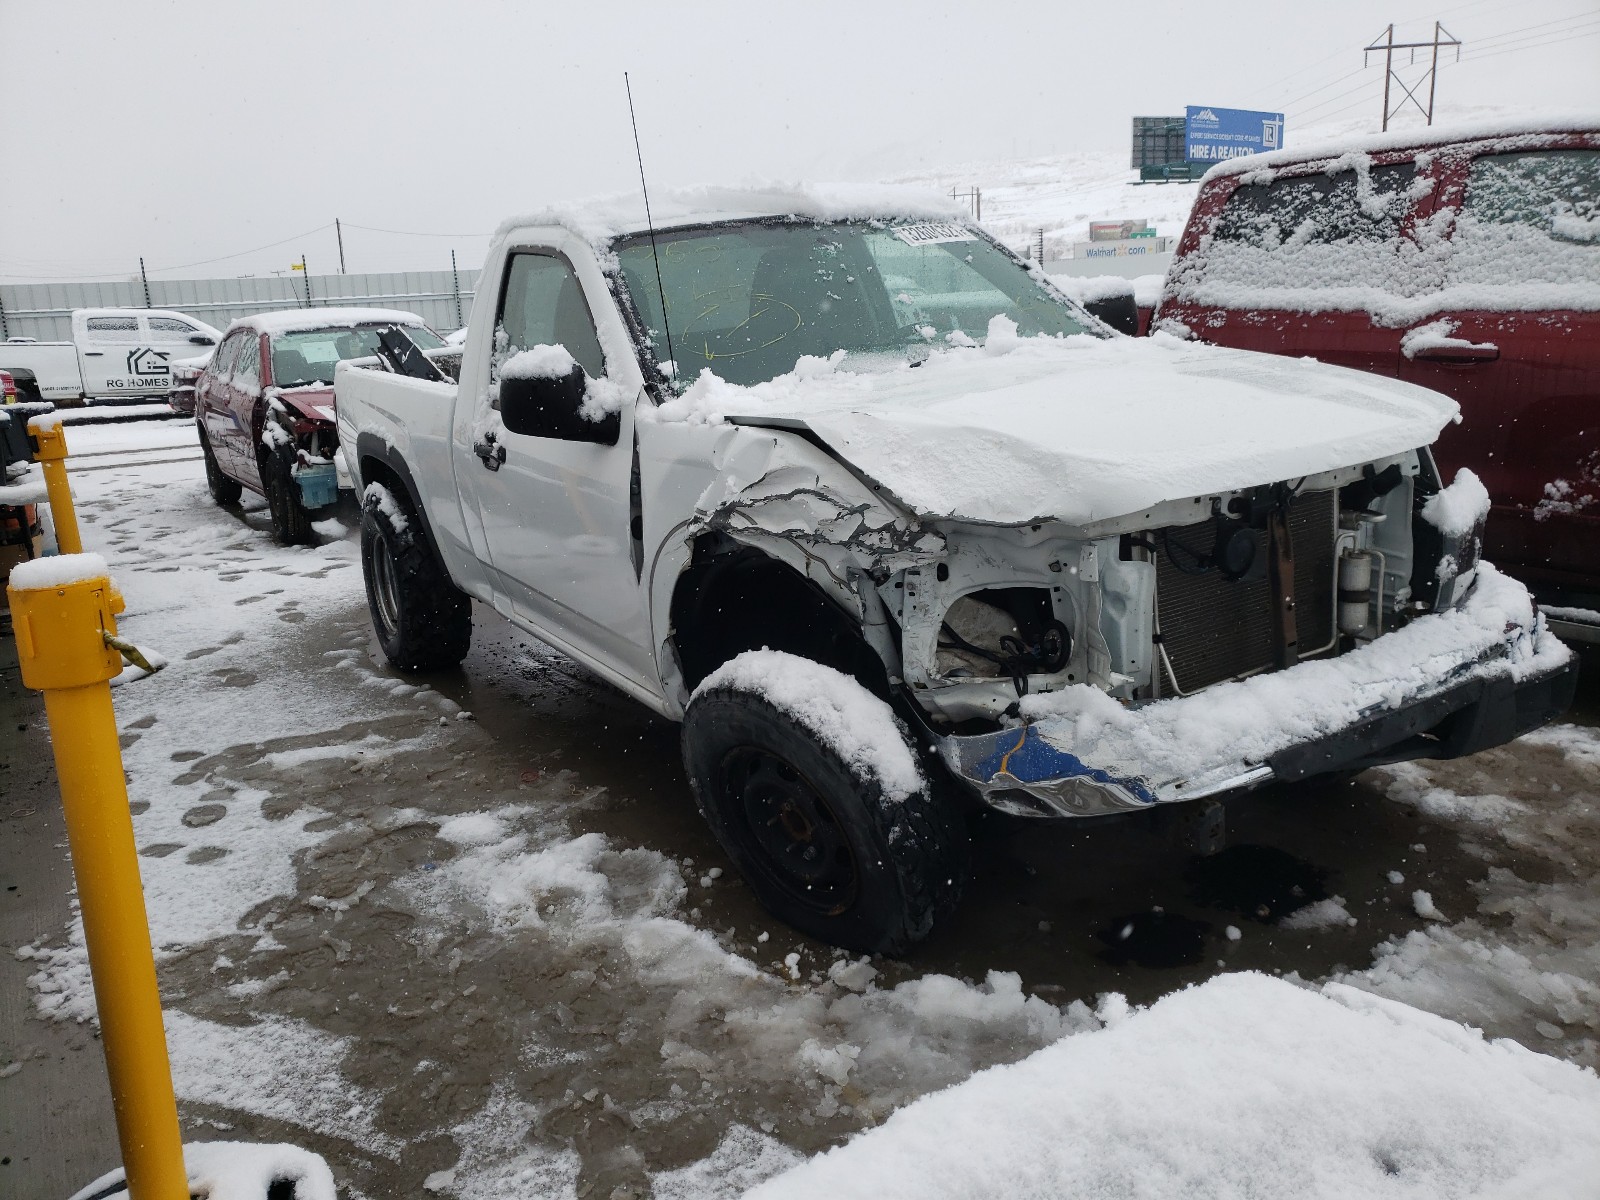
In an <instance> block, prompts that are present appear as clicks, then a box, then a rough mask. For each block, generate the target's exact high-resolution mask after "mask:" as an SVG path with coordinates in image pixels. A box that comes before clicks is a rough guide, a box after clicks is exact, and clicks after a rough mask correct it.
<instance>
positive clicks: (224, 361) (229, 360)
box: [211, 333, 250, 379]
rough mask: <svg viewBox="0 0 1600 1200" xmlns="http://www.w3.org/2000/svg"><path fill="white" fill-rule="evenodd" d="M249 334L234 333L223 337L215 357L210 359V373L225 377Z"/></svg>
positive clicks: (219, 377) (217, 376)
mask: <svg viewBox="0 0 1600 1200" xmlns="http://www.w3.org/2000/svg"><path fill="white" fill-rule="evenodd" d="M249 336H250V335H249V334H245V333H236V334H234V335H233V336H232V337H228V338H224V339H223V341H222V345H220V346H218V347H217V353H216V357H214V358H213V359H212V360H211V374H212V375H213V376H215V377H216V378H218V379H226V378H227V377H228V373H229V372H230V371H232V370H233V363H234V360H235V359H236V358H238V357H239V347H241V346H243V345H244V344H245V341H246V339H247V338H248V337H249Z"/></svg>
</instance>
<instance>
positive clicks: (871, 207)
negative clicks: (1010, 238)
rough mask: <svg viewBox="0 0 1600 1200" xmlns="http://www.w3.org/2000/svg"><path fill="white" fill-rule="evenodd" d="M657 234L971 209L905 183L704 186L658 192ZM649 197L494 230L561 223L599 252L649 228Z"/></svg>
mask: <svg viewBox="0 0 1600 1200" xmlns="http://www.w3.org/2000/svg"><path fill="white" fill-rule="evenodd" d="M650 216H651V218H652V220H653V221H654V224H655V227H656V229H657V230H658V231H659V230H662V229H675V228H681V227H683V226H685V225H706V224H712V223H715V222H718V221H732V220H740V219H745V220H748V219H750V218H753V217H803V218H810V219H812V220H818V221H845V220H851V219H861V218H878V219H891V220H894V219H905V220H937V221H950V220H964V219H965V218H966V217H967V216H968V210H967V208H966V206H965V205H963V204H959V203H957V202H956V201H954V200H952V199H951V198H950V197H948V196H941V195H939V193H937V192H931V191H928V190H927V189H925V188H918V187H907V186H905V185H900V184H861V183H846V184H841V183H815V184H764V185H755V186H750V187H743V188H733V187H717V186H709V185H708V186H701V187H692V188H677V189H667V190H663V191H657V192H653V193H652V194H651V197H650ZM647 224H648V223H647V222H646V220H645V211H644V198H643V197H642V196H641V195H640V194H639V193H638V192H636V191H634V192H627V193H619V194H613V195H610V196H596V197H592V198H590V199H587V200H574V201H571V202H569V203H565V204H557V205H552V206H551V207H549V208H546V209H543V210H541V211H538V212H533V213H529V214H526V215H524V216H519V217H512V218H511V219H510V220H508V221H504V222H502V223H501V225H500V228H499V229H497V230H495V239H496V240H499V239H500V238H503V237H505V236H506V235H507V234H509V233H511V232H512V231H513V230H517V229H523V228H526V227H528V226H530V225H560V226H562V227H564V228H566V229H570V230H571V231H572V232H573V233H576V234H577V235H578V236H579V237H581V238H584V239H585V240H586V241H588V242H590V243H592V244H593V245H594V246H596V247H597V248H603V247H605V246H607V245H609V244H610V243H611V242H612V241H613V240H614V239H616V238H618V237H623V236H626V235H628V234H634V233H643V232H644V230H645V229H646V228H647Z"/></svg>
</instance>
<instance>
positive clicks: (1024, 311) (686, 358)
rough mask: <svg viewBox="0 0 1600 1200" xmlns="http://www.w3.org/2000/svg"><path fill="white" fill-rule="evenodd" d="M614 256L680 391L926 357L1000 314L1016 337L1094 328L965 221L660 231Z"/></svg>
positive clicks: (975, 334)
mask: <svg viewBox="0 0 1600 1200" xmlns="http://www.w3.org/2000/svg"><path fill="white" fill-rule="evenodd" d="M617 257H618V260H619V262H620V264H621V268H622V274H623V277H624V279H625V280H626V281H627V285H628V291H629V293H630V295H631V296H632V298H633V301H634V303H635V305H637V306H638V308H639V311H640V316H641V317H642V319H643V322H644V324H645V326H646V327H647V329H648V330H649V334H650V340H651V344H652V347H653V348H654V350H655V353H656V358H657V360H658V361H660V362H663V363H665V362H667V361H669V360H671V361H673V362H674V363H675V364H676V371H675V374H676V377H677V378H678V379H679V380H681V381H685V382H687V381H689V380H692V379H693V378H694V377H695V376H696V375H697V374H698V373H699V372H700V371H701V370H702V369H705V368H710V369H711V370H713V371H715V372H716V374H717V375H718V377H719V378H722V379H724V380H727V381H728V382H730V383H736V384H741V385H749V384H756V383H765V382H766V381H768V380H771V379H774V378H776V377H777V376H779V375H783V374H785V373H786V372H789V371H791V370H793V369H794V366H795V363H796V362H798V361H799V360H800V359H801V358H802V357H804V356H807V355H809V356H812V357H816V358H827V357H829V356H830V355H832V354H833V353H834V352H835V351H838V350H844V351H846V352H848V353H849V354H851V355H853V356H859V355H872V354H891V355H895V356H897V357H899V358H900V359H901V360H902V361H903V360H904V359H905V358H906V357H907V356H908V355H909V356H911V357H926V355H927V353H928V350H927V347H928V346H929V345H930V344H934V343H944V342H949V343H953V344H956V345H972V344H974V343H976V342H980V341H982V340H983V339H984V338H985V337H987V336H988V330H989V322H990V320H991V319H992V318H993V317H995V316H998V315H1004V316H1006V317H1007V318H1009V319H1010V320H1011V321H1014V322H1015V323H1016V325H1017V327H1018V329H1019V331H1020V333H1021V334H1022V335H1023V336H1036V335H1038V334H1052V335H1054V334H1075V333H1084V332H1088V331H1090V329H1091V323H1090V322H1089V321H1088V320H1087V318H1085V317H1083V315H1082V314H1080V313H1078V312H1076V311H1075V310H1074V309H1073V308H1072V307H1071V306H1070V305H1068V304H1067V303H1065V302H1064V301H1063V300H1062V299H1061V298H1060V297H1058V296H1057V295H1055V294H1054V293H1052V292H1050V291H1048V290H1046V289H1045V288H1042V287H1041V286H1040V285H1039V284H1038V283H1037V282H1036V281H1035V280H1034V279H1033V278H1032V276H1031V275H1030V274H1029V272H1028V271H1027V269H1026V268H1025V267H1023V266H1022V265H1020V264H1019V263H1017V262H1016V261H1015V260H1014V259H1012V258H1011V257H1010V256H1009V255H1007V254H1006V253H1005V252H1004V251H1003V250H1001V249H999V248H998V247H997V246H995V245H994V244H993V243H991V242H989V241H988V240H987V239H985V238H983V237H981V236H979V234H978V233H977V232H976V231H975V230H973V229H971V228H970V227H968V226H967V225H964V224H962V223H960V222H943V221H937V222H936V221H925V222H920V223H902V224H897V225H885V224H882V223H878V222H836V223H826V224H817V223H812V222H803V223H802V222H793V221H783V222H749V223H740V224H725V225H718V226H711V227H706V228H699V229H687V230H679V231H672V232H667V233H660V234H658V235H657V236H656V239H655V243H654V250H652V243H651V240H650V239H649V238H648V237H635V238H632V239H630V240H628V241H625V242H623V243H622V244H621V245H620V246H619V247H618V255H617ZM657 260H659V263H660V271H661V274H660V279H661V284H660V287H658V286H657V282H656V279H657V276H656V266H657ZM661 288H665V290H666V294H667V297H668V304H667V311H666V314H665V319H663V314H662V307H661ZM669 325H670V328H668V326H669ZM669 339H670V342H671V346H670V348H669V346H668V342H669Z"/></svg>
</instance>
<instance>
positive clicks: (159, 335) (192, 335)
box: [144, 314, 218, 370]
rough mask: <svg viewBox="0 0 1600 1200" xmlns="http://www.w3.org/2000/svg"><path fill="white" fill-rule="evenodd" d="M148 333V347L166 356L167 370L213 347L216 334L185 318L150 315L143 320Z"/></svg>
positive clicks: (212, 330)
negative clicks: (176, 363)
mask: <svg viewBox="0 0 1600 1200" xmlns="http://www.w3.org/2000/svg"><path fill="white" fill-rule="evenodd" d="M144 320H145V325H146V327H147V328H148V329H149V331H150V335H149V336H150V340H149V345H150V346H151V347H152V348H154V349H156V350H158V351H160V352H161V353H162V354H164V355H166V356H167V363H168V368H169V370H170V367H171V364H172V363H174V362H178V361H180V360H182V359H185V358H196V357H198V356H200V355H202V354H204V353H206V350H207V349H208V348H209V347H212V346H215V345H216V344H217V341H218V334H217V331H216V330H215V329H211V328H209V327H207V326H203V325H200V324H198V323H197V322H195V321H191V320H189V319H188V318H187V317H175V316H167V315H165V314H160V315H157V314H152V315H150V316H147V317H145V318H144Z"/></svg>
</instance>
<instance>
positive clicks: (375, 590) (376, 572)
mask: <svg viewBox="0 0 1600 1200" xmlns="http://www.w3.org/2000/svg"><path fill="white" fill-rule="evenodd" d="M372 598H373V601H374V604H373V612H374V614H375V615H376V616H377V618H378V624H379V625H380V626H382V631H383V634H384V636H385V637H393V636H394V632H395V630H397V629H398V628H400V580H399V577H398V576H397V575H396V574H395V569H394V555H392V554H390V553H389V539H388V538H386V537H383V536H382V535H380V536H379V537H378V538H376V539H375V540H374V543H373V546H372Z"/></svg>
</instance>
